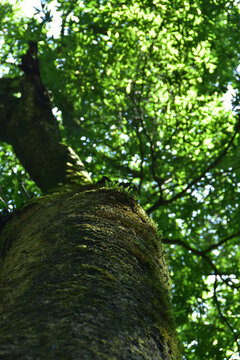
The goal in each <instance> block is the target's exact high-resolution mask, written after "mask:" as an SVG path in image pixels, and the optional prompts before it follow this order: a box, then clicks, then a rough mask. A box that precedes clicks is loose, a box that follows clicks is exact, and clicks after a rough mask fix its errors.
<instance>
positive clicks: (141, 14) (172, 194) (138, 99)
mask: <svg viewBox="0 0 240 360" xmlns="http://www.w3.org/2000/svg"><path fill="white" fill-rule="evenodd" d="M53 5H54V6H55V10H56V11H57V14H58V16H60V17H61V27H60V29H59V33H58V34H57V35H56V34H55V35H53V34H52V33H51V31H50V30H51V26H52V25H53V24H54V21H55V19H56V12H51V11H50V6H52V8H53ZM0 17H1V24H0V37H1V38H0V43H1V50H0V57H1V67H0V71H1V73H2V76H8V77H14V76H18V75H19V74H21V71H20V69H19V67H18V64H19V62H20V56H21V55H22V54H23V53H24V52H26V49H27V47H28V42H29V41H30V40H34V41H38V43H39V49H40V55H39V58H40V63H41V72H42V77H43V80H44V83H45V85H46V86H47V88H48V89H49V90H50V91H51V93H52V103H53V108H54V111H55V113H56V116H57V118H58V121H59V126H60V128H61V132H62V136H63V141H65V142H66V143H68V144H69V145H70V146H72V147H73V149H74V150H75V151H76V152H77V153H78V154H79V155H80V157H81V159H82V160H83V161H85V164H86V167H87V169H88V171H89V172H90V173H91V174H92V177H93V179H94V180H98V179H99V178H101V177H102V175H103V174H104V175H107V176H109V177H110V178H111V179H113V180H114V179H119V178H122V179H127V180H128V181H132V182H133V183H135V184H136V185H137V186H138V188H139V197H140V200H141V204H142V206H143V207H144V208H145V209H146V210H147V211H148V213H149V214H150V215H151V216H152V217H153V218H154V220H155V221H156V223H157V224H158V226H159V229H160V230H161V231H162V234H163V235H162V236H163V242H165V244H166V245H165V248H166V251H167V253H168V257H169V266H170V269H171V274H172V279H173V284H174V285H173V304H174V307H175V314H176V324H177V326H178V330H179V335H180V338H181V341H182V343H183V346H184V356H185V358H186V359H194V360H196V359H218V360H220V359H237V358H238V356H239V355H238V354H239V348H240V345H239V313H240V307H239V295H238V294H237V293H238V288H239V258H240V251H239V246H238V244H239V238H240V227H239V185H240V165H239V164H240V163H239V156H240V146H239V130H240V120H239V112H238V111H239V109H238V103H239V88H240V87H239V75H238V68H237V67H238V63H239V54H240V44H239V38H240V30H239V25H238V24H239V21H240V14H239V4H238V2H237V1H225V0H220V1H215V0H198V1H195V2H192V1H189V0H186V1H180V0H174V1H170V0H154V1H149V0H141V1H140V0H130V1H127V2H126V1H124V0H119V1H116V0H108V1H107V0H85V1H77V2H76V1H73V0H68V1H66V0H59V1H58V2H52V1H43V0H42V2H41V8H40V9H36V13H35V16H34V17H32V18H24V17H23V16H21V13H20V12H18V9H17V8H16V7H14V6H11V5H10V4H9V3H8V2H5V3H2V4H1V5H0ZM229 84H231V85H232V87H233V88H234V90H235V99H234V100H233V111H227V110H226V109H225V108H224V105H223V100H222V98H223V94H224V93H226V91H227V88H228V85H229ZM16 96H18V94H16ZM0 157H1V165H0V166H1V168H0V171H1V188H0V192H1V193H0V196H1V198H0V200H2V206H3V207H4V206H9V207H18V206H20V205H21V203H22V202H24V201H25V200H26V199H25V198H26V196H27V195H26V192H27V194H30V196H32V195H38V194H39V193H40V192H39V190H38V189H37V187H36V186H35V185H34V184H33V183H32V182H31V180H30V179H29V176H28V175H27V174H26V173H25V171H24V169H23V167H22V165H21V164H20V163H19V162H18V160H17V159H16V158H15V157H14V154H13V152H12V150H11V147H10V146H9V145H7V144H5V143H2V144H1V147H0ZM22 186H24V188H25V189H26V191H24V189H23V188H22Z"/></svg>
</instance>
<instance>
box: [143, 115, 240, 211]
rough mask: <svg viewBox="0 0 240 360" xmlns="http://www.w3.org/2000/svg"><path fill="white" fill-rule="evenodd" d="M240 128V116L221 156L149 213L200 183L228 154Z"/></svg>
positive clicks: (159, 202)
mask: <svg viewBox="0 0 240 360" xmlns="http://www.w3.org/2000/svg"><path fill="white" fill-rule="evenodd" d="M239 130H240V118H239V119H238V123H237V125H236V127H235V132H234V134H233V136H232V137H231V139H230V141H229V143H228V145H227V146H226V147H225V149H224V150H223V151H222V152H221V153H220V154H219V156H218V157H217V158H216V159H215V160H214V161H213V162H212V163H211V164H210V165H209V166H208V167H207V168H206V169H205V170H203V171H202V173H201V174H199V175H198V176H197V177H195V179H193V180H192V181H190V183H189V184H188V185H187V186H186V187H185V189H184V190H182V191H180V192H179V193H178V194H176V195H174V196H173V197H172V198H170V199H162V198H161V197H160V198H159V199H158V200H157V201H156V202H155V204H153V205H152V206H150V208H149V209H148V210H147V214H151V213H152V212H153V211H154V210H156V209H158V207H159V206H161V205H167V204H170V203H172V202H174V201H175V200H177V199H179V198H181V197H183V196H184V195H185V194H186V192H187V191H188V190H189V189H191V188H192V187H193V186H194V185H196V184H197V183H198V181H199V180H201V179H202V178H203V177H204V176H205V175H206V173H208V172H209V171H210V170H211V169H213V168H214V167H215V166H216V165H217V164H218V163H219V162H221V160H222V159H223V157H224V156H225V155H226V153H227V151H228V150H229V148H230V147H231V146H232V144H233V141H234V139H235V137H236V135H237V134H238V133H239Z"/></svg>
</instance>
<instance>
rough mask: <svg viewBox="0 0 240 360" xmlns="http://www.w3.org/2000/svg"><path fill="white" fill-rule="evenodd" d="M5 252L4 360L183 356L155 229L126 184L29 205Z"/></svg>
mask: <svg viewBox="0 0 240 360" xmlns="http://www.w3.org/2000/svg"><path fill="white" fill-rule="evenodd" d="M1 253H2V257H3V262H2V266H1V267H2V269H1V278H0V292H1V300H0V314H1V315H0V338H1V343H0V358H1V359H8V360H13V359H19V360H21V359H24V360H33V359H34V360H36V359H39V360H40V359H44V360H45V359H50V360H51V359H54V360H56V359H64V360H65V359H72V360H95V359H108V360H110V359H111V360H132V359H134V360H141V359H146V360H147V359H148V360H160V359H161V360H162V359H164V360H167V359H172V360H177V359H180V355H179V353H178V345H177V340H176V336H175V332H174V326H173V320H172V314H171V304H170V300H169V289H170V284H169V275H168V268H167V264H166V261H165V257H164V254H163V250H162V247H161V243H160V240H159V238H158V234H157V230H156V228H155V226H154V225H153V223H152V222H151V221H150V219H149V218H148V217H147V216H146V214H145V213H144V212H143V210H142V209H141V207H140V206H139V205H138V203H137V202H136V201H134V200H133V199H131V198H130V197H129V195H128V194H126V193H125V192H124V191H123V190H118V189H112V188H98V187H97V186H94V185H88V186H83V187H81V188H79V189H78V190H74V191H72V192H69V193H67V194H64V195H61V194H58V195H57V194H55V195H54V194H51V195H47V196H45V197H42V198H40V199H38V200H36V201H34V202H32V203H31V204H28V205H27V206H25V207H24V208H23V209H22V210H21V211H20V212H19V213H18V214H17V215H16V216H15V218H14V219H13V220H11V222H9V223H8V225H7V226H6V227H5V229H4V230H3V232H2V235H1Z"/></svg>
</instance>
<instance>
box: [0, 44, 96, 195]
mask: <svg viewBox="0 0 240 360" xmlns="http://www.w3.org/2000/svg"><path fill="white" fill-rule="evenodd" d="M20 68H21V69H22V70H23V71H24V75H23V76H22V77H18V78H14V79H6V78H3V79H0V94H2V93H3V94H4V96H3V97H1V98H0V139H1V140H3V141H6V142H8V143H10V144H11V145H12V146H13V149H14V151H15V153H16V155H17V157H18V158H19V160H20V161H21V162H22V164H23V166H24V168H25V169H26V170H27V171H28V172H29V174H30V176H31V178H32V180H34V181H35V182H36V184H37V185H38V186H39V187H40V188H41V189H42V190H43V192H48V191H51V190H52V189H54V188H56V187H58V186H62V185H68V186H73V185H74V184H75V185H76V184H78V185H79V184H83V183H89V182H91V180H90V177H89V175H88V174H87V173H86V171H85V168H84V165H83V163H82V162H81V160H80V159H79V158H78V156H77V155H76V154H75V153H74V152H73V150H71V148H68V147H67V146H66V145H64V144H62V143H61V136H60V132H59V128H58V123H57V120H56V119H55V117H54V116H53V114H52V109H51V102H50V99H49V96H48V92H47V89H46V88H45V86H44V85H43V83H42V80H41V76H40V67H39V61H38V58H37V44H36V43H30V45H29V49H28V51H27V53H26V54H25V55H23V56H22V63H21V65H20ZM16 92H20V93H21V98H18V97H16V96H15V93H16Z"/></svg>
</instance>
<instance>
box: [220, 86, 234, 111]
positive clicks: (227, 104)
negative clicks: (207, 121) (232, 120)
mask: <svg viewBox="0 0 240 360" xmlns="http://www.w3.org/2000/svg"><path fill="white" fill-rule="evenodd" d="M234 95H235V90H234V89H233V87H232V85H228V91H227V92H226V94H224V95H223V97H222V100H223V105H224V107H225V109H226V110H232V103H231V101H232V98H233V97H234Z"/></svg>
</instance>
